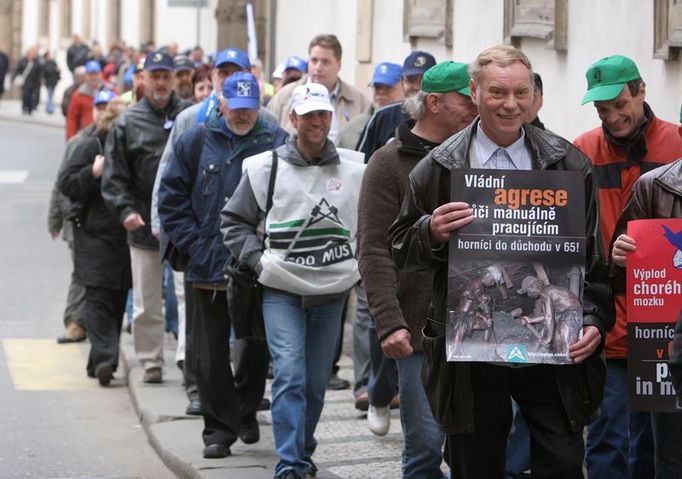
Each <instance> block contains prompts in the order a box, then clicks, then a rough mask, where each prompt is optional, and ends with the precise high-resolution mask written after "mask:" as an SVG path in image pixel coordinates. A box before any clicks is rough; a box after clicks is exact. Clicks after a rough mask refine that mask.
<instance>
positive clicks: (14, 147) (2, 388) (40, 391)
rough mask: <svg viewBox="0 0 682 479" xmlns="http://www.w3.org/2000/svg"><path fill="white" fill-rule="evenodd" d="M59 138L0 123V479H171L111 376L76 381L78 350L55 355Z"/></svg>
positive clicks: (62, 279)
mask: <svg viewBox="0 0 682 479" xmlns="http://www.w3.org/2000/svg"><path fill="white" fill-rule="evenodd" d="M63 148H64V133H63V130H61V129H57V128H50V127H44V126H36V125H31V124H23V123H22V124H18V123H12V122H9V121H5V120H0V264H2V266H3V273H2V274H0V478H12V477H22V478H153V479H165V478H172V477H174V476H173V474H172V473H171V472H170V471H168V470H167V469H166V468H165V466H164V465H163V464H162V463H161V461H160V460H159V458H158V457H157V455H156V453H155V452H154V451H153V450H152V448H151V446H150V445H149V444H148V443H147V438H146V436H145V434H144V432H143V430H142V428H141V426H140V424H139V421H138V418H137V417H136V415H135V413H134V410H133V407H132V405H131V403H130V398H129V395H128V388H127V387H126V384H125V381H124V380H123V379H120V377H121V376H122V375H121V373H120V372H119V373H117V376H119V379H116V380H115V381H114V382H113V383H112V386H111V387H109V388H101V387H99V386H98V385H97V383H96V381H95V380H93V379H89V378H87V377H86V375H85V358H86V357H87V352H88V345H87V344H80V345H57V344H56V342H55V338H56V336H58V335H59V334H60V333H61V331H62V328H63V326H62V312H63V308H64V300H65V298H66V290H67V286H68V279H69V275H70V271H71V266H70V258H69V252H68V248H67V247H66V243H64V242H63V241H62V240H61V239H57V240H54V241H53V240H52V239H51V238H50V236H49V234H48V231H47V207H48V201H49V197H50V191H51V188H52V184H53V181H54V178H55V175H56V171H57V168H58V166H59V163H60V161H61V155H62V152H63Z"/></svg>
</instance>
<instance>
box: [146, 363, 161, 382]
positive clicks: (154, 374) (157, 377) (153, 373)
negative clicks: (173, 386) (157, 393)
mask: <svg viewBox="0 0 682 479" xmlns="http://www.w3.org/2000/svg"><path fill="white" fill-rule="evenodd" d="M142 382H143V383H147V384H161V383H162V382H163V372H162V371H161V368H158V367H155V368H149V369H147V370H145V372H144V377H143V378H142Z"/></svg>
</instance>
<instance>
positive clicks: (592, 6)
mask: <svg viewBox="0 0 682 479" xmlns="http://www.w3.org/2000/svg"><path fill="white" fill-rule="evenodd" d="M568 6H569V11H568V51H567V52H557V51H554V50H548V49H546V48H545V42H544V41H541V40H536V39H524V40H523V41H522V44H521V48H522V50H523V51H524V52H525V53H526V55H528V58H529V59H530V61H531V63H532V64H533V68H534V70H535V71H537V72H538V73H540V74H541V75H542V79H543V82H544V90H545V95H544V96H545V101H544V107H543V109H542V111H541V112H540V118H541V120H542V121H543V122H544V123H545V125H546V126H547V128H549V129H551V130H553V131H555V132H556V133H558V134H560V135H562V136H564V137H566V138H568V139H570V140H572V139H574V138H575V137H576V136H578V135H579V134H580V133H582V132H584V131H586V130H588V129H590V128H594V127H596V126H598V125H599V119H598V118H597V115H596V113H595V111H594V107H593V106H592V105H591V104H586V105H583V106H580V100H581V99H582V97H583V95H584V93H585V89H586V86H587V83H586V80H585V71H586V70H587V68H588V67H589V66H590V65H591V64H592V63H594V62H595V61H597V60H599V59H600V58H602V57H605V56H608V55H614V54H621V55H626V56H628V57H630V58H632V59H633V60H634V61H635V63H637V66H638V68H639V71H640V73H641V75H642V78H643V79H644V81H645V82H647V85H648V86H647V97H646V98H647V102H648V103H649V104H650V105H651V107H652V109H653V110H654V112H655V113H656V115H658V116H659V117H661V118H663V119H665V120H668V121H673V122H676V121H677V120H678V119H679V111H680V103H681V102H682V59H680V60H678V61H674V62H664V61H663V60H658V59H654V58H653V57H652V52H653V20H654V14H653V0H600V1H598V2H595V1H590V0H571V1H569V2H568ZM503 21H504V18H503V2H502V0H495V1H494V2H493V1H486V2H480V1H477V0H455V1H454V19H453V23H454V26H453V28H454V38H453V43H454V45H453V58H452V59H453V60H457V61H465V62H469V61H471V60H473V59H474V58H475V56H476V55H477V54H478V52H479V51H481V50H482V49H484V48H486V47H488V46H491V45H494V44H496V43H500V42H501V41H502V40H503V38H502V36H503ZM438 59H439V60H441V58H440V57H438Z"/></svg>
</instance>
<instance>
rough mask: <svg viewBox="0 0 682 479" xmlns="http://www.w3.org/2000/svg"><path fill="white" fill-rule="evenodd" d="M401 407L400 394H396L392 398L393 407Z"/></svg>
mask: <svg viewBox="0 0 682 479" xmlns="http://www.w3.org/2000/svg"><path fill="white" fill-rule="evenodd" d="M399 407H400V395H398V394H396V395H395V396H393V399H391V409H398V408H399Z"/></svg>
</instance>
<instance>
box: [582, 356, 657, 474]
mask: <svg viewBox="0 0 682 479" xmlns="http://www.w3.org/2000/svg"><path fill="white" fill-rule="evenodd" d="M587 432H588V434H587V444H586V448H585V452H586V455H585V460H586V463H587V475H588V477H589V478H590V479H600V478H602V477H608V478H609V479H628V478H632V479H639V478H644V477H654V444H653V438H652V434H651V418H650V413H645V412H636V411H630V409H629V404H628V375H627V361H626V360H625V359H607V360H606V385H605V387H604V401H603V402H602V404H601V416H600V417H599V419H597V420H596V421H595V422H594V423H592V424H590V425H589V426H588V428H587Z"/></svg>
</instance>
